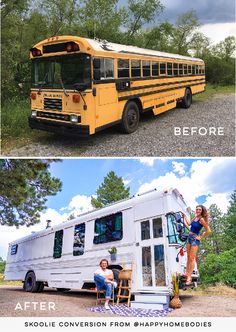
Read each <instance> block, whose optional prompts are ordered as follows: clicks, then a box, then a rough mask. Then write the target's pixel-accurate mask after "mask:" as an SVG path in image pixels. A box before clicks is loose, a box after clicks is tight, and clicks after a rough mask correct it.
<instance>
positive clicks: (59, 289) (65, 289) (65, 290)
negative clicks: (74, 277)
mask: <svg viewBox="0 0 236 332" xmlns="http://www.w3.org/2000/svg"><path fill="white" fill-rule="evenodd" d="M57 291H58V292H69V291H70V288H57Z"/></svg>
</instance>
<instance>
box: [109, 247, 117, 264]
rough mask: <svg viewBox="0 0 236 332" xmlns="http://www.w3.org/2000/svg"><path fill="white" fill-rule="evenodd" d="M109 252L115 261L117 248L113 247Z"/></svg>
mask: <svg viewBox="0 0 236 332" xmlns="http://www.w3.org/2000/svg"><path fill="white" fill-rule="evenodd" d="M108 252H109V254H110V255H111V261H115V260H116V253H117V248H116V247H111V249H109V250H108Z"/></svg>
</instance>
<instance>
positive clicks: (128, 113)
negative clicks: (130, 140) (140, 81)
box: [121, 101, 139, 134]
mask: <svg viewBox="0 0 236 332" xmlns="http://www.w3.org/2000/svg"><path fill="white" fill-rule="evenodd" d="M138 125H139V107H138V105H137V104H136V103H135V102H134V101H130V102H128V103H127V104H126V106H125V109H124V111H123V115H122V122H121V130H122V131H123V132H124V133H126V134H131V133H133V132H135V131H136V130H137V128H138Z"/></svg>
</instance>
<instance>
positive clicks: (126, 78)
mask: <svg viewBox="0 0 236 332" xmlns="http://www.w3.org/2000/svg"><path fill="white" fill-rule="evenodd" d="M195 76H204V77H205V74H194V75H169V76H167V75H165V76H164V75H163V76H148V77H120V78H109V79H104V80H93V83H94V84H105V83H116V82H120V81H132V82H135V81H146V80H162V79H163V78H175V77H182V78H188V77H195Z"/></svg>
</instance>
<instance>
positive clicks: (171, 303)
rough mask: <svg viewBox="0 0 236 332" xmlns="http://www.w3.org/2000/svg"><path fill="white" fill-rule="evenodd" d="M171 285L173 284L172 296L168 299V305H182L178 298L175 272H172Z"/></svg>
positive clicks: (175, 306) (173, 306)
mask: <svg viewBox="0 0 236 332" xmlns="http://www.w3.org/2000/svg"><path fill="white" fill-rule="evenodd" d="M171 278H172V285H173V295H174V296H173V298H172V300H171V301H170V307H171V308H174V309H177V308H181V307H182V302H181V300H180V298H179V283H178V279H177V276H176V274H172V276H171Z"/></svg>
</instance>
